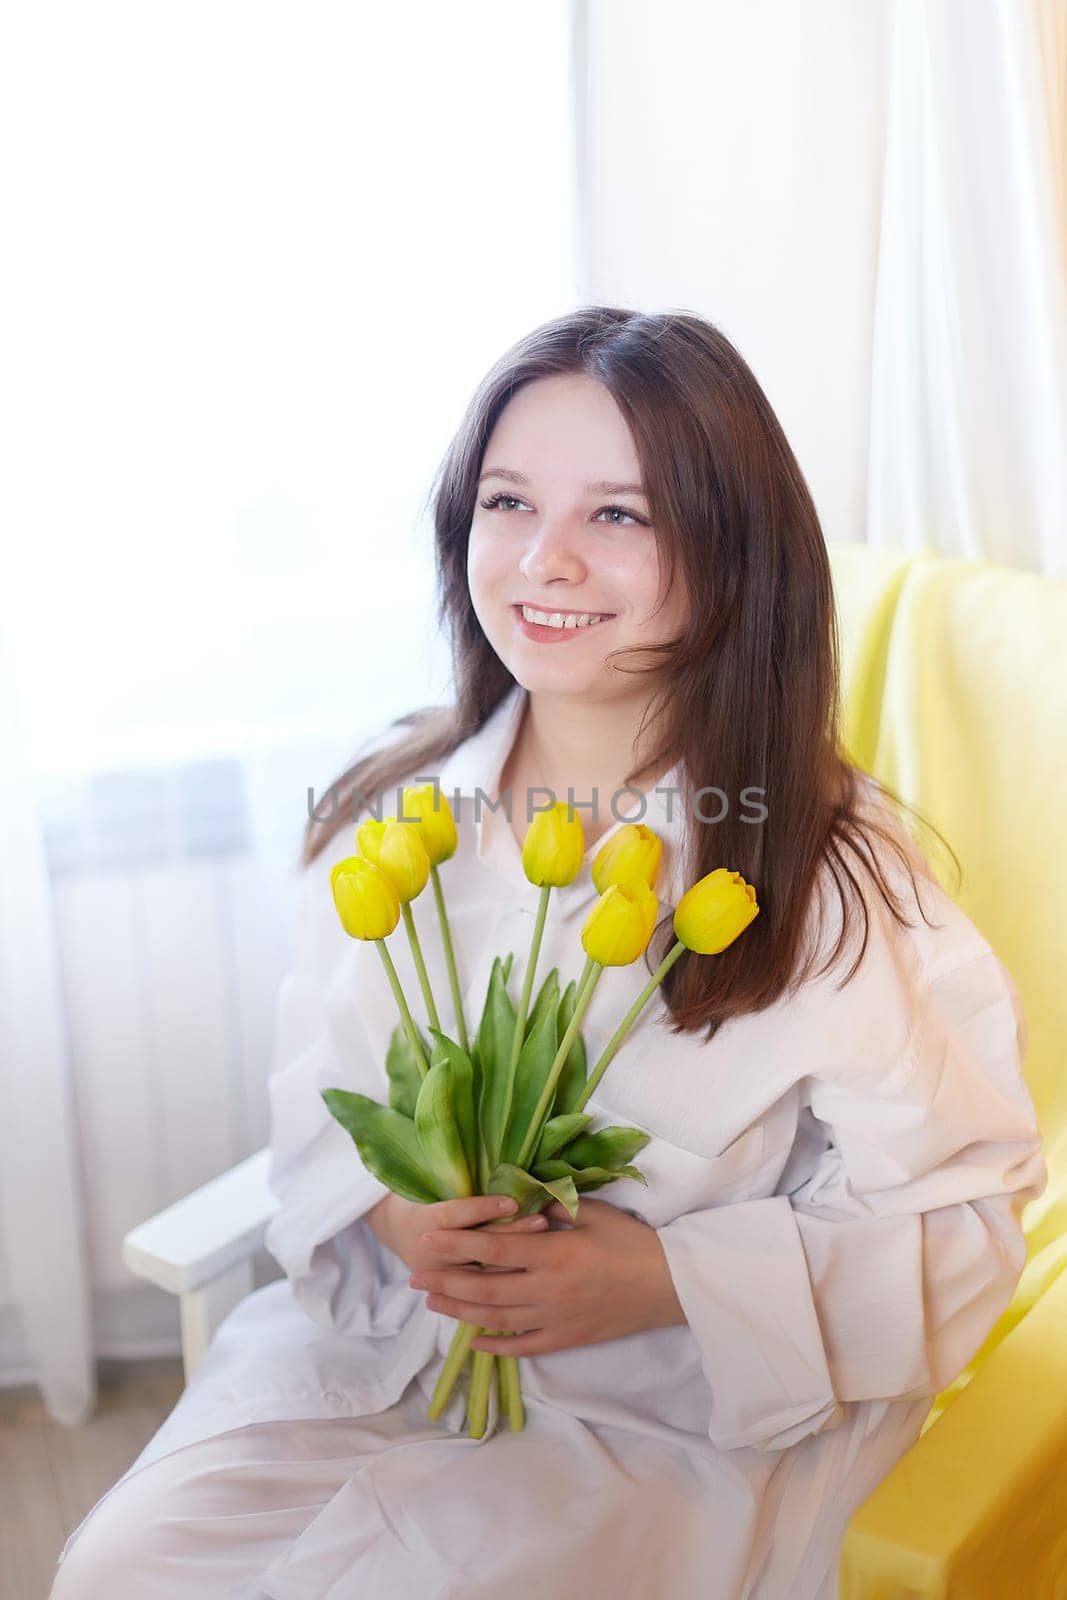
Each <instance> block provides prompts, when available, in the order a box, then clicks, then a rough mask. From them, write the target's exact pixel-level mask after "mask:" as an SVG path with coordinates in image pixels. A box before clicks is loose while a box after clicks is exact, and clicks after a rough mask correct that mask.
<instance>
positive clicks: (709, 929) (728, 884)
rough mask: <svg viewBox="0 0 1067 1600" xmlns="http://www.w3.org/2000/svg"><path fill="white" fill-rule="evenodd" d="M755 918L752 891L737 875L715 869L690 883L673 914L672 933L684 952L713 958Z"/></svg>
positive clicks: (756, 910)
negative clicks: (690, 885) (691, 884)
mask: <svg viewBox="0 0 1067 1600" xmlns="http://www.w3.org/2000/svg"><path fill="white" fill-rule="evenodd" d="M758 915H759V906H758V905H757V904H756V891H755V889H754V888H753V887H752V885H751V884H750V883H746V882H745V880H744V878H742V876H741V874H740V873H739V872H731V871H730V870H729V869H728V868H727V867H716V868H715V871H714V872H709V873H708V875H707V877H705V878H701V879H700V881H699V882H698V883H694V884H693V887H692V888H691V889H687V890H686V892H685V894H683V896H682V898H681V899H680V900H679V902H678V905H677V907H676V908H675V912H674V931H675V934H676V935H677V937H678V938H679V939H680V940H681V942H682V944H684V945H685V947H686V949H687V950H695V951H696V952H697V954H698V955H702V956H716V955H718V954H719V952H720V950H725V949H726V946H727V945H729V944H733V942H734V940H735V939H736V938H737V937H738V935H739V934H741V933H743V932H744V930H745V929H746V928H747V927H748V925H749V923H750V922H752V921H753V919H754V918H755V917H757V916H758Z"/></svg>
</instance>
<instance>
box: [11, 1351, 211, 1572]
mask: <svg viewBox="0 0 1067 1600" xmlns="http://www.w3.org/2000/svg"><path fill="white" fill-rule="evenodd" d="M99 1384H100V1400H99V1405H98V1407H97V1411H96V1414H95V1415H94V1416H92V1417H90V1419H89V1421H88V1422H86V1423H84V1424H83V1425H82V1426H81V1427H80V1428H65V1427H63V1426H62V1425H61V1424H60V1423H57V1422H53V1421H52V1420H51V1419H50V1418H49V1417H48V1415H47V1413H46V1412H45V1409H44V1405H43V1403H42V1401H41V1397H40V1392H39V1391H38V1390H37V1389H0V1573H3V1575H4V1576H3V1580H2V1594H3V1600H48V1591H49V1589H50V1588H51V1587H52V1579H53V1577H54V1575H55V1569H56V1561H57V1559H58V1556H59V1552H60V1551H61V1550H62V1548H63V1545H64V1544H65V1542H66V1539H67V1535H68V1534H69V1533H70V1532H71V1531H72V1529H74V1528H76V1527H77V1525H78V1523H79V1522H80V1521H81V1519H82V1517H83V1516H84V1515H85V1513H86V1512H87V1511H89V1510H90V1509H91V1508H92V1507H93V1506H94V1505H95V1504H96V1502H97V1501H98V1500H99V1499H100V1497H101V1495H102V1494H104V1493H105V1491H106V1490H108V1489H110V1487H111V1485H112V1484H113V1483H114V1482H115V1481H116V1480H117V1479H118V1478H121V1476H122V1474H123V1473H124V1472H125V1471H126V1468H127V1467H128V1466H129V1465H130V1463H131V1461H133V1460H135V1458H136V1457H137V1456H139V1455H140V1453H141V1451H142V1449H143V1448H144V1446H145V1445H146V1444H147V1443H148V1440H149V1439H150V1438H151V1437H152V1435H153V1434H154V1433H155V1432H156V1430H157V1429H158V1428H159V1427H160V1425H161V1424H162V1422H163V1420H164V1418H165V1417H167V1416H168V1415H169V1414H170V1412H171V1410H172V1409H173V1407H174V1404H175V1402H176V1401H177V1399H178V1396H179V1395H180V1394H181V1392H182V1386H183V1385H182V1364H181V1361H180V1360H167V1361H141V1362H136V1363H131V1364H129V1365H127V1364H124V1363H117V1362H113V1361H101V1362H100V1364H99Z"/></svg>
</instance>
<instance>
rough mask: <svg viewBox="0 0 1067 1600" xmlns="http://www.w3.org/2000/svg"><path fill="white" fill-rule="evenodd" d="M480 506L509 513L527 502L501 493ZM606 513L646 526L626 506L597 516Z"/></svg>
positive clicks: (601, 513)
mask: <svg viewBox="0 0 1067 1600" xmlns="http://www.w3.org/2000/svg"><path fill="white" fill-rule="evenodd" d="M505 502H510V504H505ZM480 504H481V506H482V507H483V509H484V510H486V511H495V510H496V509H497V507H500V508H501V509H502V510H505V511H508V510H510V509H511V506H521V505H525V504H526V502H525V500H520V499H519V498H518V496H517V495H513V494H504V493H503V492H501V493H499V494H493V495H490V496H489V498H488V499H487V500H482V501H481V502H480ZM605 511H607V512H610V513H612V515H613V517H614V516H619V517H629V519H630V521H631V522H635V523H640V524H641V525H642V526H646V523H645V519H644V517H639V516H638V515H637V513H636V512H634V511H630V510H629V509H628V508H627V507H626V506H601V508H600V510H599V511H598V512H597V516H598V517H602V516H603V515H604V513H605ZM612 525H613V526H614V527H616V528H617V527H620V526H621V524H620V523H619V522H615V521H613V524H612Z"/></svg>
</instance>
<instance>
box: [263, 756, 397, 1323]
mask: <svg viewBox="0 0 1067 1600" xmlns="http://www.w3.org/2000/svg"><path fill="white" fill-rule="evenodd" d="M381 737H383V735H381V734H379V735H378V738H381ZM344 837H345V839H347V838H348V833H347V831H346V833H345V835H344ZM352 848H353V849H354V845H353V846H352ZM345 854H346V849H345V846H344V844H343V843H342V842H341V840H340V836H338V838H337V839H334V840H331V842H330V845H329V846H327V847H325V848H324V850H323V851H322V852H321V853H320V855H318V856H316V858H315V859H314V860H313V861H312V862H311V863H310V864H309V866H308V867H307V868H305V869H304V872H303V876H302V878H301V880H300V882H299V885H298V890H297V912H296V924H295V936H294V945H295V955H294V965H293V969H292V970H291V971H289V972H288V973H286V975H285V977H284V978H283V979H282V983H281V987H280V990H279V993H278V999H277V1007H276V1021H275V1035H274V1051H273V1056H272V1061H271V1070H270V1076H269V1080H268V1096H269V1101H270V1145H271V1164H270V1170H269V1183H270V1187H271V1189H272V1190H273V1191H274V1193H275V1195H276V1196H277V1197H278V1199H279V1200H280V1201H281V1206H280V1209H279V1210H278V1211H277V1212H276V1213H275V1215H274V1217H273V1218H272V1219H271V1221H270V1223H269V1224H268V1226H267V1231H266V1236H265V1241H264V1242H265V1244H266V1247H267V1249H268V1250H269V1251H270V1253H271V1255H273V1256H274V1258H275V1260H276V1261H277V1262H278V1264H279V1266H280V1267H281V1268H282V1269H283V1270H284V1272H285V1274H286V1276H287V1277H288V1278H289V1280H290V1282H291V1284H292V1288H293V1293H294V1296H295V1298H296V1299H297V1301H298V1302H299V1303H300V1304H301V1305H302V1306H303V1307H304V1309H305V1310H306V1311H307V1312H308V1314H309V1315H310V1316H311V1317H313V1318H314V1319H315V1321H317V1322H320V1323H322V1324H323V1326H326V1327H330V1328H335V1329H342V1330H344V1331H346V1332H351V1333H357V1332H361V1333H367V1332H373V1331H374V1330H375V1323H376V1319H377V1318H379V1317H380V1316H381V1315H383V1314H392V1313H391V1312H389V1311H388V1307H387V1306H386V1305H385V1304H384V1302H385V1301H388V1300H390V1299H391V1298H393V1297H390V1296H389V1295H388V1294H387V1293H386V1291H387V1289H388V1288H389V1280H390V1279H391V1277H392V1276H394V1273H393V1270H392V1269H394V1268H397V1267H398V1265H402V1264H401V1263H398V1260H397V1258H396V1257H395V1256H394V1255H393V1253H392V1252H391V1251H389V1250H387V1249H386V1247H385V1246H384V1245H382V1244H381V1243H380V1242H379V1241H378V1239H377V1238H376V1237H375V1235H374V1234H373V1233H372V1232H371V1230H370V1229H369V1228H368V1227H366V1226H365V1225H364V1224H363V1223H362V1222H361V1220H360V1219H361V1218H362V1217H363V1215H364V1213H365V1212H367V1211H369V1210H370V1209H371V1207H372V1206H375V1205H377V1203H378V1201H379V1200H381V1199H382V1198H383V1196H385V1195H386V1194H388V1193H389V1192H390V1191H389V1188H388V1186H387V1185H386V1184H384V1183H382V1182H381V1181H380V1179H378V1178H376V1177H375V1176H374V1175H373V1173H371V1172H369V1171H368V1169H367V1168H366V1167H365V1166H364V1164H363V1161H362V1159H361V1157H360V1154H359V1151H358V1150H357V1148H356V1144H355V1141H354V1140H353V1138H352V1136H351V1135H350V1134H349V1133H347V1132H346V1131H345V1129H344V1128H342V1127H341V1125H340V1123H339V1122H338V1121H337V1119H336V1118H335V1117H333V1116H332V1115H331V1114H330V1112H329V1111H328V1110H327V1108H326V1104H325V1102H324V1100H323V1099H322V1094H321V1091H322V1090H323V1089H330V1088H341V1089H349V1090H353V1091H356V1092H358V1093H361V1094H366V1095H369V1096H370V1097H371V1098H372V1099H375V1100H380V1101H382V1102H383V1103H385V1102H387V1101H388V1097H389V1079H388V1075H387V1073H386V1070H385V1061H384V1052H383V1051H382V1050H380V1049H375V1048H374V1046H373V1045H372V1042H371V1038H370V1036H369V1033H368V1030H367V1027H366V1025H365V1019H366V1015H367V1008H368V1007H371V1006H375V1005H376V1006H377V1008H378V1011H379V1012H380V1011H381V1009H382V1005H383V1001H382V999H381V990H382V988H383V986H384V985H385V975H384V973H383V972H382V971H381V969H380V966H378V967H376V966H375V963H377V961H378V957H377V952H376V951H375V950H373V949H372V947H371V946H370V945H364V944H361V943H360V942H359V941H356V940H353V939H352V938H351V937H350V936H349V935H348V934H347V933H345V931H344V929H343V928H342V926H341V923H340V919H339V918H338V916H337V913H336V910H335V908H334V904H333V896H332V893H331V889H330V878H329V875H330V868H331V867H332V865H333V863H334V862H335V861H338V860H340V859H341V858H342V856H344V855H345ZM387 997H388V996H387ZM376 1015H377V1013H376Z"/></svg>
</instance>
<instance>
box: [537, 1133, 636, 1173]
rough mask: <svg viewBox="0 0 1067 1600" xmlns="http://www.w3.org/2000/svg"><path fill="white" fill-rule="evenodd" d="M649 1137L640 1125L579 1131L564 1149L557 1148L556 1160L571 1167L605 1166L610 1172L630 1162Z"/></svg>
mask: <svg viewBox="0 0 1067 1600" xmlns="http://www.w3.org/2000/svg"><path fill="white" fill-rule="evenodd" d="M651 1137H652V1136H651V1134H648V1133H642V1132H641V1129H640V1128H622V1127H612V1128H598V1129H597V1130H596V1132H595V1133H583V1134H579V1135H578V1136H577V1137H576V1138H574V1139H572V1140H571V1142H570V1144H568V1145H567V1146H566V1147H565V1148H564V1147H562V1146H560V1147H558V1148H559V1154H560V1159H561V1160H563V1161H568V1162H569V1163H570V1164H571V1166H572V1167H607V1169H608V1170H609V1171H611V1172H614V1171H616V1170H617V1169H618V1168H619V1167H623V1166H625V1165H626V1163H627V1162H628V1161H632V1160H633V1158H634V1156H635V1155H636V1154H637V1152H638V1151H639V1150H643V1149H644V1148H645V1145H646V1144H648V1142H649V1139H650V1138H651Z"/></svg>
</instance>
